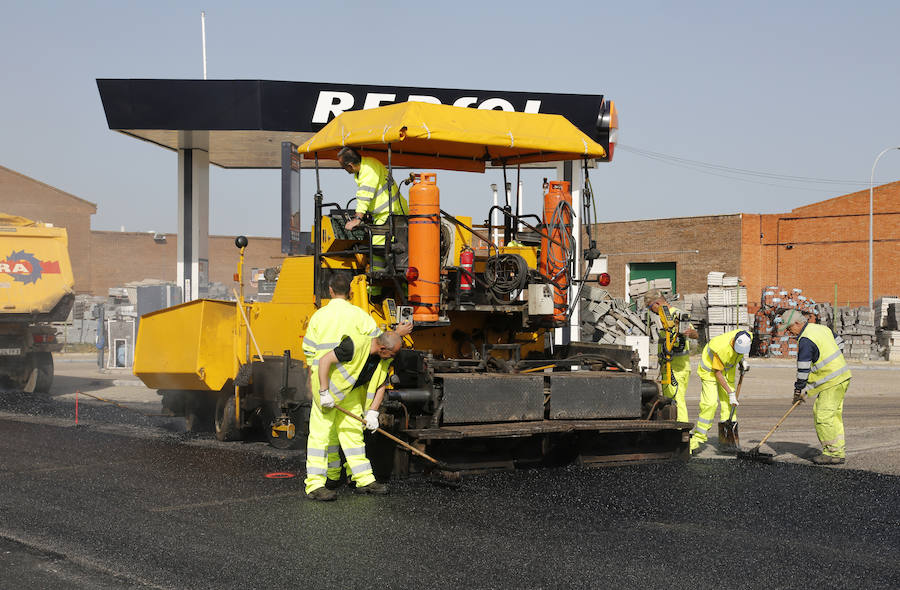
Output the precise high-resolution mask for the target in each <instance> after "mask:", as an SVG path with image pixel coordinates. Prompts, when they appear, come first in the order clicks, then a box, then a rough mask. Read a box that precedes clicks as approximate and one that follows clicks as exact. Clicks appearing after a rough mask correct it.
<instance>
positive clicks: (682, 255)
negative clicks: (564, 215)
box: [594, 181, 900, 306]
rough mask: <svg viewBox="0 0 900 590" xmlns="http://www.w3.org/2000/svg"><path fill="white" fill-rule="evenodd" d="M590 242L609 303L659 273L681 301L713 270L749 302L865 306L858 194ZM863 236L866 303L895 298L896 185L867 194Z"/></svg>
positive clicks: (899, 259) (602, 228)
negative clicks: (763, 297)
mask: <svg viewBox="0 0 900 590" xmlns="http://www.w3.org/2000/svg"><path fill="white" fill-rule="evenodd" d="M594 236H595V238H596V239H597V245H598V247H599V248H600V250H601V252H604V253H606V254H607V255H608V256H609V273H610V275H611V278H612V285H611V286H610V289H611V290H612V291H613V293H614V294H616V295H617V296H624V295H625V291H626V289H625V286H626V285H627V283H628V280H629V279H630V278H635V277H637V276H648V275H649V276H651V277H653V278H655V276H653V273H654V272H656V273H660V272H662V273H663V274H666V273H668V276H671V277H673V281H674V282H675V283H676V289H677V291H679V292H681V293H700V292H703V291H705V290H706V273H707V272H709V271H711V270H717V271H723V272H725V273H727V274H729V275H737V276H739V277H741V278H742V279H743V281H744V284H745V285H746V286H747V289H748V293H749V295H750V300H751V301H752V300H755V299H756V298H757V297H758V296H759V294H760V292H761V289H762V287H764V286H768V285H779V286H782V287H798V288H801V289H803V291H804V293H805V294H806V295H808V296H809V297H812V298H813V299H815V300H817V301H823V302H825V301H829V302H834V300H835V297H836V298H837V302H838V304H839V305H852V306H861V305H869V303H867V302H866V300H867V299H868V289H869V278H868V277H869V274H868V273H869V270H868V256H869V255H868V239H869V191H868V190H865V191H859V192H856V193H851V194H847V195H843V196H840V197H835V198H833V199H828V200H826V201H820V202H818V203H812V204H810V205H806V206H803V207H798V208H796V209H794V210H792V211H790V212H788V213H776V214H765V215H760V214H752V213H740V214H735V215H717V216H705V217H684V218H674V219H654V220H644V221H622V222H614V223H601V224H597V225H596V226H594ZM873 236H874V239H873V242H874V256H873V260H874V272H873V277H874V278H873V282H874V296H875V297H876V298H878V297H880V296H883V295H896V294H900V273H898V272H897V271H896V269H897V266H898V263H900V181H897V182H892V183H889V184H885V185H882V186H879V187H876V188H875V190H874V232H873ZM736 238H737V239H736ZM835 292H836V293H837V295H836V296H835Z"/></svg>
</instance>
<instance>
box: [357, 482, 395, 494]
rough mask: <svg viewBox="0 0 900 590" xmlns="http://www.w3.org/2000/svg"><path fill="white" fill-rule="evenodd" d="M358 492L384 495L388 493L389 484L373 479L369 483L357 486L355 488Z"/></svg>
mask: <svg viewBox="0 0 900 590" xmlns="http://www.w3.org/2000/svg"><path fill="white" fill-rule="evenodd" d="M353 491H354V492H355V493H357V494H375V495H376V496H384V495H386V494H387V493H388V487H387V485H385V484H383V483H378V482H377V481H373V482H372V483H370V484H369V485H365V486H356V488H355V489H354V490H353Z"/></svg>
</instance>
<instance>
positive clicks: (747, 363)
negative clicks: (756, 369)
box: [741, 359, 750, 373]
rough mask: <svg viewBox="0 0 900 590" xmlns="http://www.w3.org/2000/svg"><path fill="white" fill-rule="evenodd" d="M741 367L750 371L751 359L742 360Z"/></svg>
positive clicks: (745, 370)
mask: <svg viewBox="0 0 900 590" xmlns="http://www.w3.org/2000/svg"><path fill="white" fill-rule="evenodd" d="M741 369H742V370H743V371H744V372H745V373H747V372H749V371H750V361H748V360H747V359H744V360H742V361H741Z"/></svg>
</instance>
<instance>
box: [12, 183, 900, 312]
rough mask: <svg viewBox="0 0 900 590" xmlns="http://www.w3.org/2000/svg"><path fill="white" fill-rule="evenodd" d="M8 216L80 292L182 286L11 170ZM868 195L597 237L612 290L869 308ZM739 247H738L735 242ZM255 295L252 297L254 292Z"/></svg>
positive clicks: (271, 258) (213, 258) (149, 257)
mask: <svg viewBox="0 0 900 590" xmlns="http://www.w3.org/2000/svg"><path fill="white" fill-rule="evenodd" d="M874 194H875V199H874V201H875V207H874V209H875V216H874V227H875V231H874V251H875V256H874V261H875V263H874V268H875V272H874V284H875V285H874V292H875V297H880V296H882V295H897V294H900V273H897V272H896V271H895V269H896V268H897V266H898V263H900V181H897V182H892V183H890V184H886V185H883V186H880V187H876V189H875V191H874ZM0 211H3V212H5V213H11V214H14V215H22V216H24V217H28V218H31V219H36V220H40V221H47V222H50V223H53V224H54V225H58V226H63V227H66V228H67V229H68V230H69V251H70V256H71V258H72V265H73V270H74V272H75V286H76V290H77V291H78V292H80V293H93V294H97V295H104V294H106V293H107V290H108V289H109V288H110V287H116V286H121V285H123V284H124V283H127V282H130V281H138V280H142V279H162V280H167V281H174V280H175V272H176V270H175V264H176V251H175V248H176V242H177V238H176V235H175V234H153V233H142V232H114V231H91V229H90V218H91V215H93V214H95V213H96V212H97V206H96V205H95V204H94V203H91V202H89V201H85V200H84V199H81V198H79V197H76V196H74V195H71V194H69V193H66V192H64V191H61V190H59V189H56V188H54V187H51V186H48V185H46V184H44V183H42V182H40V181H37V180H35V179H33V178H29V177H27V176H25V175H23V174H20V173H18V172H15V171H13V170H10V169H8V168H4V167H2V166H0ZM868 212H869V192H868V191H867V190H866V191H860V192H857V193H852V194H848V195H843V196H840V197H836V198H833V199H829V200H826V201H821V202H818V203H813V204H810V205H806V206H804V207H798V208H796V209H794V210H793V211H790V212H788V213H778V214H765V215H760V214H752V213H738V214H733V215H711V216H700V217H680V218H673V219H652V220H641V221H621V222H612V223H601V224H597V225H595V226H594V227H593V232H592V233H593V236H594V238H595V239H596V240H597V246H598V247H599V248H600V251H601V252H603V253H605V254H607V255H608V257H609V273H610V275H611V276H612V285H611V286H610V289H611V290H612V291H613V292H614V293H615V294H616V295H618V296H624V294H625V291H626V289H625V285H627V282H628V280H629V278H635V277H637V276H647V277H650V278H655V277H657V276H670V277H671V278H672V279H673V283H674V284H675V286H676V290H677V291H678V292H681V293H699V292H703V291H705V290H706V274H707V273H708V272H709V271H711V270H718V271H723V272H725V273H727V274H729V275H737V276H739V277H741V278H742V279H743V280H744V284H746V285H747V287H748V292H749V294H750V298H751V300H755V299H756V297H757V296H758V294H759V293H760V290H761V288H762V287H763V286H767V285H776V284H777V285H780V286H784V287H799V288H802V289H803V290H804V292H805V293H806V294H807V295H809V296H810V297H812V298H813V299H815V300H817V301H834V299H835V290H837V301H838V303H839V304H840V305H848V304H849V305H854V306H858V305H865V304H866V299H867V298H868V227H869V226H868ZM736 238H737V239H736ZM281 258H282V254H281V241H280V240H279V239H277V238H250V247H249V248H248V249H247V251H246V257H245V264H244V268H245V272H246V276H245V278H244V280H245V283H249V275H250V272H251V270H252V269H253V268H260V269H262V268H266V267H269V266H276V265H277V264H279V261H280V259H281ZM236 262H237V249H236V248H235V247H234V237H233V236H210V238H209V279H210V281H215V282H219V283H224V284H225V285H231V284H232V283H233V274H234V272H235V269H236ZM250 292H253V289H252V288H251V289H250Z"/></svg>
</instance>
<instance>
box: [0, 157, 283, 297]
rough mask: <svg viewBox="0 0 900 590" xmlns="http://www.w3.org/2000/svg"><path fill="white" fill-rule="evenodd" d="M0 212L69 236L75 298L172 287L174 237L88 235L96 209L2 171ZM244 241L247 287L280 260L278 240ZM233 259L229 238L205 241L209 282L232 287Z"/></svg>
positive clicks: (166, 235) (18, 174)
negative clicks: (134, 287)
mask: <svg viewBox="0 0 900 590" xmlns="http://www.w3.org/2000/svg"><path fill="white" fill-rule="evenodd" d="M0 211H2V212H4V213H9V214H12V215H21V216H23V217H27V218H29V219H34V220H36V221H43V222H47V223H52V224H53V225H55V226H59V227H65V228H66V229H67V230H68V234H69V258H70V259H71V261H72V270H73V273H74V275H75V290H76V292H78V293H85V294H93V295H106V294H107V293H108V291H109V288H110V287H120V286H122V285H124V284H125V283H128V282H131V281H140V280H143V279H161V280H165V281H173V282H174V281H175V273H176V266H175V265H176V260H177V253H176V250H175V248H176V245H177V241H178V240H177V235H176V234H154V233H152V232H116V231H92V230H91V215H94V214H95V213H96V212H97V205H95V204H94V203H91V202H89V201H85V200H84V199H81V198H79V197H76V196H74V195H71V194H69V193H67V192H64V191H61V190H59V189H57V188H54V187H52V186H49V185H47V184H44V183H42V182H40V181H38V180H35V179H33V178H30V177H28V176H25V175H24V174H20V173H18V172H15V171H13V170H10V169H9V168H5V167H3V166H0ZM249 240H250V245H249V247H248V248H247V250H246V252H245V257H244V272H245V276H244V282H245V284H248V285H249V280H250V272H251V271H252V270H253V269H254V268H260V269H263V268H267V267H269V266H277V265H278V264H280V260H281V258H282V254H281V240H280V239H279V238H256V237H251V238H249ZM237 254H238V250H237V248H235V246H234V236H210V237H209V280H210V281H214V282H219V283H224V284H225V285H232V284H233V283H234V273H235V271H236V270H237ZM0 255H2V253H0ZM248 292H249V293H254V292H255V289H253V288H249V290H248Z"/></svg>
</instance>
